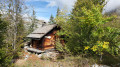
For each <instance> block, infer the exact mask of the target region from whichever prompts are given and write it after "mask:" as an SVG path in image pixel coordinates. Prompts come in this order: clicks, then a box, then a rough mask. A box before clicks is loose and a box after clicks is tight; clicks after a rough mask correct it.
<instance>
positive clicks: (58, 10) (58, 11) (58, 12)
mask: <svg viewBox="0 0 120 67" xmlns="http://www.w3.org/2000/svg"><path fill="white" fill-rule="evenodd" d="M59 15H60V9H59V7H58V8H57V14H56V16H59Z"/></svg>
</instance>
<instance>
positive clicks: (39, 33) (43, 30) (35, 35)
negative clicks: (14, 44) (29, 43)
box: [27, 24, 57, 38]
mask: <svg viewBox="0 0 120 67" xmlns="http://www.w3.org/2000/svg"><path fill="white" fill-rule="evenodd" d="M56 26H57V25H56V24H52V25H45V26H42V27H39V28H38V29H36V30H35V31H33V32H32V33H31V34H29V35H28V36H27V37H28V38H42V37H43V36H45V35H46V34H47V33H48V32H50V31H51V30H52V29H54V28H55V27H56Z"/></svg>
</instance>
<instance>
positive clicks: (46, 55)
mask: <svg viewBox="0 0 120 67" xmlns="http://www.w3.org/2000/svg"><path fill="white" fill-rule="evenodd" d="M58 56H59V53H56V52H47V53H42V54H39V55H38V57H39V58H42V59H43V58H44V59H52V60H56V59H57V57H58Z"/></svg>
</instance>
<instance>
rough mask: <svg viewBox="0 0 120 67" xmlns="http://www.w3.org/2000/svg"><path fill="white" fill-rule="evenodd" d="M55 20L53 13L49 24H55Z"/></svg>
mask: <svg viewBox="0 0 120 67" xmlns="http://www.w3.org/2000/svg"><path fill="white" fill-rule="evenodd" d="M54 23H55V21H54V17H53V15H51V16H50V20H49V24H54Z"/></svg>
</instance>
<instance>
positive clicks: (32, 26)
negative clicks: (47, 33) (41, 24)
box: [29, 9, 37, 33]
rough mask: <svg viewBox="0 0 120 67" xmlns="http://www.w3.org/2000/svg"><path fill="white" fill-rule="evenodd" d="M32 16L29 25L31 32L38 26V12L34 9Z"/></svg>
mask: <svg viewBox="0 0 120 67" xmlns="http://www.w3.org/2000/svg"><path fill="white" fill-rule="evenodd" d="M30 18H31V25H30V27H29V33H31V32H33V31H34V30H35V29H36V28H37V19H36V13H35V10H34V9H33V11H32V16H31V17H30Z"/></svg>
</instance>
